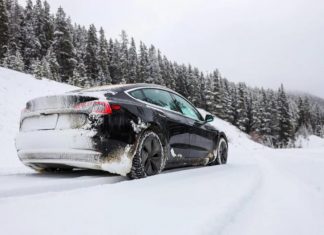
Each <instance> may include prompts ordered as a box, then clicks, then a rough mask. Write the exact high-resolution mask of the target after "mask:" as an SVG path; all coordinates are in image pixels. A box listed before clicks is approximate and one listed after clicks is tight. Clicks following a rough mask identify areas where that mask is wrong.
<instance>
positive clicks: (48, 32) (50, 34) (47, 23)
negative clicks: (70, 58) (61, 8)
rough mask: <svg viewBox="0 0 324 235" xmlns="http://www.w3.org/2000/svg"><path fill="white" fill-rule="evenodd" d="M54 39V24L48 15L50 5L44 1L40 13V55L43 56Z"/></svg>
mask: <svg viewBox="0 0 324 235" xmlns="http://www.w3.org/2000/svg"><path fill="white" fill-rule="evenodd" d="M53 39H54V22H53V20H52V17H51V13H50V5H49V4H48V2H46V1H44V9H43V11H42V37H41V41H40V43H41V45H42V49H41V55H42V56H45V55H46V54H47V51H48V49H49V48H50V46H51V45H52V43H53Z"/></svg>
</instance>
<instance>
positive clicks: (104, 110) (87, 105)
mask: <svg viewBox="0 0 324 235" xmlns="http://www.w3.org/2000/svg"><path fill="white" fill-rule="evenodd" d="M118 106H119V105H118ZM74 108H75V109H76V110H80V111H85V112H88V113H96V114H112V110H113V109H112V107H111V106H110V104H109V103H108V102H107V101H89V102H84V103H80V104H77V105H76V106H75V107H74ZM119 109H120V106H119ZM114 110H115V109H114Z"/></svg>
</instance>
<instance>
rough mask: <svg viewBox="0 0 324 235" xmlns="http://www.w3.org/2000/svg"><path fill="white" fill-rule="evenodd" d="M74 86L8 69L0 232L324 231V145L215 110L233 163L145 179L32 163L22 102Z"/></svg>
mask: <svg viewBox="0 0 324 235" xmlns="http://www.w3.org/2000/svg"><path fill="white" fill-rule="evenodd" d="M70 89H74V87H71V86H67V85H63V84H58V83H55V82H52V81H48V80H36V79H34V78H32V77H31V76H29V75H25V74H22V73H17V72H13V71H10V70H7V69H2V68H0V97H2V98H1V99H0V110H1V111H0V112H1V115H0V118H1V119H0V136H1V141H0V148H1V150H2V151H1V155H0V221H1V228H0V233H1V234H2V233H3V234H17V235H18V234H36V235H37V234H43V233H44V231H46V232H47V233H49V234H152V233H154V234H187V235H191V234H192V235H197V234H248V235H253V234H256V235H259V234H263V235H267V234H269V235H270V234H271V235H272V234H273V235H274V234H276V235H278V234H279V235H281V234H282V235H286V234H305V235H308V234H315V235H317V234H324V181H323V178H324V172H323V169H324V147H321V145H318V144H316V145H309V148H305V149H283V150H279V149H277V150H274V149H270V148H266V147H263V146H261V145H259V144H257V143H255V142H253V141H251V140H250V138H249V136H247V135H246V134H244V133H242V132H241V131H239V130H238V129H237V128H236V127H234V126H232V125H230V124H229V123H227V122H224V121H222V120H220V119H217V118H216V119H215V120H214V122H213V124H214V125H215V126H216V127H217V128H219V129H220V130H223V131H224V132H225V133H226V134H227V136H228V139H229V142H230V143H229V145H230V146H229V147H230V152H229V161H228V164H227V165H222V166H212V167H196V168H183V169H174V170H169V171H165V172H163V173H162V174H160V175H157V176H154V177H148V178H145V179H141V180H127V178H125V177H121V176H115V175H110V174H106V173H100V172H99V173H97V172H90V171H76V172H73V173H66V174H37V173H34V172H33V171H29V170H27V168H24V167H23V166H22V164H20V163H19V161H18V160H17V156H16V152H15V149H14V142H13V138H14V136H15V134H16V133H17V131H18V119H19V112H20V110H21V109H22V108H23V107H24V104H25V102H26V100H28V99H30V98H33V97H35V96H41V95H47V94H53V93H60V92H63V91H67V90H70ZM201 112H203V111H201ZM316 141H321V140H318V139H316ZM312 146H313V147H312ZM22 173H23V174H22ZM17 225H19V226H17ZM152 231H153V232H152Z"/></svg>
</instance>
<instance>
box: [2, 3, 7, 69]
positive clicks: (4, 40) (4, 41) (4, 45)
mask: <svg viewBox="0 0 324 235" xmlns="http://www.w3.org/2000/svg"><path fill="white" fill-rule="evenodd" d="M8 23H9V22H8V12H7V8H6V5H5V1H4V0H0V63H1V61H2V59H3V58H4V56H5V54H6V51H7V47H8V40H9V25H8Z"/></svg>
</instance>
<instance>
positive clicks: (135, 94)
mask: <svg viewBox="0 0 324 235" xmlns="http://www.w3.org/2000/svg"><path fill="white" fill-rule="evenodd" d="M130 95H131V96H133V97H134V98H136V99H139V100H145V96H144V93H143V91H142V90H141V89H140V90H135V91H132V92H130Z"/></svg>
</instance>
